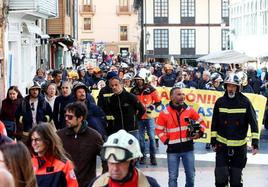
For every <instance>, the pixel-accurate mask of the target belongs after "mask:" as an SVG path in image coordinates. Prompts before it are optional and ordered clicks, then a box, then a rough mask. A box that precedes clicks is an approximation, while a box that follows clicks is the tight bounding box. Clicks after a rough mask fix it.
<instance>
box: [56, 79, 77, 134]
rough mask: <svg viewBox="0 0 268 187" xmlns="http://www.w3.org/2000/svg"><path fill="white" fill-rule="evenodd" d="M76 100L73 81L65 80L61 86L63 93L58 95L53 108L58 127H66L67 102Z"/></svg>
mask: <svg viewBox="0 0 268 187" xmlns="http://www.w3.org/2000/svg"><path fill="white" fill-rule="evenodd" d="M72 102H74V96H73V94H72V90H71V83H70V82H67V81H64V82H62V86H61V95H59V96H58V97H56V99H55V102H54V110H53V121H54V124H55V126H56V128H57V129H62V128H64V127H65V125H66V124H65V118H64V108H65V106H66V105H67V104H69V103H72Z"/></svg>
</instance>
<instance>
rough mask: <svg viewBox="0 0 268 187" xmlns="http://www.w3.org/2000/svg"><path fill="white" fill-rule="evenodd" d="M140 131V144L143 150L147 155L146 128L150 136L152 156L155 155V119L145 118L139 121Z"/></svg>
mask: <svg viewBox="0 0 268 187" xmlns="http://www.w3.org/2000/svg"><path fill="white" fill-rule="evenodd" d="M138 126H139V132H140V146H141V152H142V154H143V155H144V156H145V137H144V133H145V129H146V130H147V134H148V136H149V147H150V156H155V127H154V119H143V120H139V121H138Z"/></svg>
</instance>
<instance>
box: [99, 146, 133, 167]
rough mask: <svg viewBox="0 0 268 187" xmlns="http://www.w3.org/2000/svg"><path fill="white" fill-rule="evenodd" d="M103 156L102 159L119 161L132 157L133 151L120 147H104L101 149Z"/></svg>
mask: <svg viewBox="0 0 268 187" xmlns="http://www.w3.org/2000/svg"><path fill="white" fill-rule="evenodd" d="M101 158H102V160H106V161H109V162H113V163H118V162H123V161H126V160H128V159H130V158H132V153H131V152H129V151H128V150H125V149H122V148H119V147H104V148H103V149H102V150H101Z"/></svg>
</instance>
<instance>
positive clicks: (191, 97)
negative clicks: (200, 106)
mask: <svg viewBox="0 0 268 187" xmlns="http://www.w3.org/2000/svg"><path fill="white" fill-rule="evenodd" d="M186 100H188V101H189V102H194V100H195V94H193V93H189V94H187V95H186Z"/></svg>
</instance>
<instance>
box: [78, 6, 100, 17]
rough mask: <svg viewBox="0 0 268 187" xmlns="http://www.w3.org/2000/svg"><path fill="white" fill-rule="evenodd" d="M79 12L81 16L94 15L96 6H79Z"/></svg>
mask: <svg viewBox="0 0 268 187" xmlns="http://www.w3.org/2000/svg"><path fill="white" fill-rule="evenodd" d="M79 12H80V14H81V15H94V14H95V13H96V6H94V5H92V4H91V5H80V9H79Z"/></svg>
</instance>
